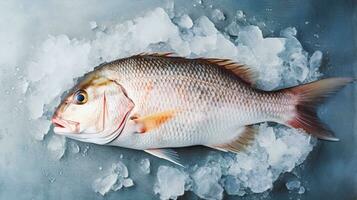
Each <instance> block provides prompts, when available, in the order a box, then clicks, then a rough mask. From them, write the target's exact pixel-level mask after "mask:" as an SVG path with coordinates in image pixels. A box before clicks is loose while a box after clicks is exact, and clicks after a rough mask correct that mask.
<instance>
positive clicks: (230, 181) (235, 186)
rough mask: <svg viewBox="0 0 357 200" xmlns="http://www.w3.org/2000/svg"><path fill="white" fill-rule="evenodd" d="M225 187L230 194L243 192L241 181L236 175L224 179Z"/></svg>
mask: <svg viewBox="0 0 357 200" xmlns="http://www.w3.org/2000/svg"><path fill="white" fill-rule="evenodd" d="M224 189H225V190H226V192H227V194H229V195H239V194H241V192H242V191H241V189H240V181H239V179H237V178H236V177H234V176H227V177H226V178H225V179H224Z"/></svg>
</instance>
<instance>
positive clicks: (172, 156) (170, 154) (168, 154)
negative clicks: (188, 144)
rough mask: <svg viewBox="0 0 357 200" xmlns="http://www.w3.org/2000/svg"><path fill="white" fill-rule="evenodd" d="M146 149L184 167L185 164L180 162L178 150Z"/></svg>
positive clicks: (147, 151)
mask: <svg viewBox="0 0 357 200" xmlns="http://www.w3.org/2000/svg"><path fill="white" fill-rule="evenodd" d="M144 151H145V152H146V153H149V154H151V155H153V156H156V157H159V158H162V159H165V160H168V161H170V162H172V163H175V164H176V165H179V166H181V167H183V165H182V164H181V163H180V162H179V156H178V154H177V152H176V151H174V150H172V149H146V150H144Z"/></svg>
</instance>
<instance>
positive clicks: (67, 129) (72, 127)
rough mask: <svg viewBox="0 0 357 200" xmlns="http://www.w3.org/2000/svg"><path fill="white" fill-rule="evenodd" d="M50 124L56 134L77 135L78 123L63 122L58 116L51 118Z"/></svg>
mask: <svg viewBox="0 0 357 200" xmlns="http://www.w3.org/2000/svg"><path fill="white" fill-rule="evenodd" d="M51 121H52V124H53V126H54V129H53V130H54V132H55V133H56V134H61V133H79V123H78V122H74V121H71V120H65V119H63V118H61V117H60V116H58V115H54V116H53V117H52V120H51Z"/></svg>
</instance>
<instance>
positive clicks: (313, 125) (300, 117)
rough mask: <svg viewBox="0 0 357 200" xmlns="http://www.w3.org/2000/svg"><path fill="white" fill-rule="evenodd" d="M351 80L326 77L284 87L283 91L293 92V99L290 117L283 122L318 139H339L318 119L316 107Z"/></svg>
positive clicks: (351, 79)
mask: <svg viewBox="0 0 357 200" xmlns="http://www.w3.org/2000/svg"><path fill="white" fill-rule="evenodd" d="M352 81H354V80H353V78H343V77H341V78H326V79H322V80H319V81H315V82H311V83H307V84H304V85H300V86H296V87H292V88H288V89H284V91H285V92H287V93H290V94H293V98H294V99H295V101H294V102H295V108H294V111H293V115H292V118H291V117H290V119H289V120H286V121H285V124H286V125H288V126H291V127H294V128H300V129H303V130H304V131H306V132H307V133H309V134H312V135H313V136H315V137H317V138H319V139H323V140H329V141H339V139H338V138H336V137H335V136H333V133H332V131H331V130H329V129H328V128H327V126H326V125H325V124H323V123H322V122H321V121H320V120H319V118H318V116H317V113H316V110H317V109H316V108H317V106H318V105H319V104H321V103H322V102H323V101H324V100H325V99H326V98H327V97H328V96H330V95H331V94H333V93H335V92H337V91H338V90H339V89H341V88H342V87H343V86H345V85H347V84H348V83H350V82H352Z"/></svg>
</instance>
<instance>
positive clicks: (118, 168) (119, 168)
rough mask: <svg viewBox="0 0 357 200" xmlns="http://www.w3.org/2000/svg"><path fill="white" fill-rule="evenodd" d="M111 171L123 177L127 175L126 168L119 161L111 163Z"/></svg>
mask: <svg viewBox="0 0 357 200" xmlns="http://www.w3.org/2000/svg"><path fill="white" fill-rule="evenodd" d="M111 171H112V172H113V173H115V174H118V175H119V176H121V177H124V178H126V177H128V176H129V172H128V168H127V167H126V166H125V165H124V163H122V162H120V161H118V162H116V163H114V164H113V165H112V168H111Z"/></svg>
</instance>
